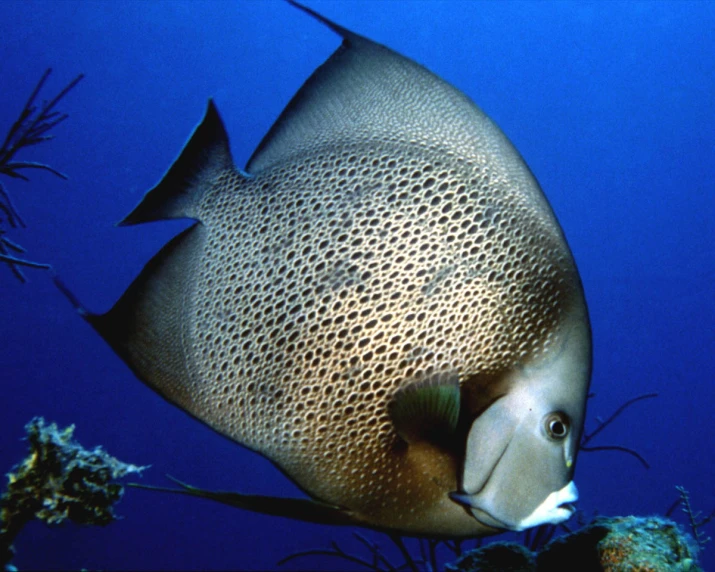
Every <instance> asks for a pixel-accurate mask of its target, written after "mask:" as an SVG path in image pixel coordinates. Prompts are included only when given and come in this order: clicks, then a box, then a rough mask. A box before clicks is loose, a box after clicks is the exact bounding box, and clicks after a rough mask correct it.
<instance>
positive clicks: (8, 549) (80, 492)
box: [0, 417, 146, 565]
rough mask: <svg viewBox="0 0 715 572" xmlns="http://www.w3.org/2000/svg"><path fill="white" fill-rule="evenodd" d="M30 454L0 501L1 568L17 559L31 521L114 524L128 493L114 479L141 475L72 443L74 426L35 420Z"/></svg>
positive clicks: (10, 477) (105, 455) (96, 450)
mask: <svg viewBox="0 0 715 572" xmlns="http://www.w3.org/2000/svg"><path fill="white" fill-rule="evenodd" d="M25 430H26V431H27V440H28V441H29V444H30V452H29V455H28V456H27V458H26V459H25V460H24V461H23V462H21V463H20V464H18V465H16V466H15V467H14V468H13V470H12V471H11V472H10V473H8V475H7V478H8V485H7V490H6V492H5V493H4V494H3V495H2V497H0V564H4V565H7V563H8V562H9V561H10V559H11V558H12V556H13V549H12V546H11V545H12V542H13V540H14V539H15V537H16V536H17V534H18V533H19V532H20V530H21V529H22V528H23V527H24V526H25V524H27V523H28V522H29V521H31V520H33V519H38V520H41V521H43V522H45V523H47V524H50V525H58V524H62V523H63V522H65V521H68V520H69V521H72V522H74V523H77V524H86V525H96V526H105V525H107V524H109V523H110V522H112V521H113V520H115V519H116V518H117V516H116V515H115V513H114V508H113V507H114V504H115V503H117V502H118V501H119V500H120V499H121V498H122V495H123V493H124V488H123V487H122V485H120V484H118V483H116V482H114V481H115V480H116V479H118V478H121V477H124V476H126V475H128V474H131V473H140V472H141V471H142V470H143V469H145V468H146V467H138V466H136V465H130V464H126V463H122V462H121V461H118V460H117V459H115V458H114V457H112V456H111V455H109V454H108V453H107V452H106V451H104V450H103V449H102V448H101V447H95V448H94V449H93V450H87V449H84V448H83V447H82V446H81V445H80V444H79V443H77V442H76V441H74V440H73V438H72V437H73V434H74V425H71V426H69V427H67V428H65V429H59V428H58V427H57V425H56V424H54V423H51V424H49V425H46V424H45V421H44V419H42V418H41V417H35V418H34V419H32V420H31V421H30V422H29V423H28V424H27V425H26V426H25Z"/></svg>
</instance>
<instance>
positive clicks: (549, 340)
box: [58, 1, 591, 538]
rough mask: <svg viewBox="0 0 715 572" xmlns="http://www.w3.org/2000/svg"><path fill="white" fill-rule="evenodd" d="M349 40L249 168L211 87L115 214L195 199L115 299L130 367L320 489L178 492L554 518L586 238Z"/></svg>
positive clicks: (460, 531)
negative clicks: (150, 181) (165, 163)
mask: <svg viewBox="0 0 715 572" xmlns="http://www.w3.org/2000/svg"><path fill="white" fill-rule="evenodd" d="M290 3H291V4H292V5H294V6H296V7H297V8H299V9H300V10H301V11H302V12H304V13H305V14H307V15H309V16H311V17H313V18H315V19H317V20H318V21H319V22H321V23H323V24H324V25H325V26H327V27H328V28H329V29H330V30H332V31H333V32H335V33H337V34H338V35H339V36H340V37H341V38H342V43H341V45H340V47H339V48H338V49H337V50H336V51H335V52H334V53H333V54H332V55H331V56H330V57H329V59H328V60H327V61H326V62H325V63H324V64H323V65H321V66H320V67H319V68H318V69H317V70H316V71H315V72H314V73H313V74H312V75H311V76H310V77H309V79H308V80H307V81H306V82H305V83H304V85H303V86H302V87H301V88H300V90H299V91H298V92H297V93H296V95H295V96H294V97H293V98H292V100H291V101H290V102H289V104H288V105H287V107H286V108H285V109H284V110H283V112H282V113H281V114H280V116H279V117H278V119H277V120H276V122H275V123H274V124H273V126H272V127H271V128H270V130H269V131H268V133H267V134H266V135H265V137H264V138H263V140H262V141H261V142H260V144H259V145H258V147H257V149H256V151H255V152H254V153H253V155H252V156H251V158H250V160H249V161H248V163H247V165H246V166H245V169H243V170H241V169H239V168H237V167H236V166H235V164H234V161H233V159H232V156H231V152H230V148H229V139H228V135H227V132H226V129H225V126H224V124H223V122H222V120H221V117H220V116H219V113H218V110H217V107H216V105H215V103H214V102H213V100H209V103H208V107H207V110H206V112H205V116H204V118H203V120H202V121H201V123H200V124H199V125H198V126H197V127H196V129H195V131H194V132H193V134H192V135H191V137H190V139H189V140H188V143H187V144H186V145H185V147H184V148H183V150H182V151H181V153H180V155H179V157H178V159H176V161H175V162H174V163H173V164H172V165H171V167H170V168H169V170H168V171H167V172H166V174H165V175H164V176H163V178H162V179H161V181H160V182H159V183H158V184H157V185H156V186H155V187H154V188H153V189H151V190H150V191H149V192H148V193H147V194H146V195H145V196H144V197H143V199H142V200H141V201H140V203H139V204H138V205H137V206H136V207H135V208H134V210H132V211H131V212H130V213H129V214H128V215H127V216H126V217H125V218H124V219H123V221H121V223H120V225H134V224H141V223H149V222H154V221H159V220H165V219H191V220H193V221H194V222H193V224H192V225H191V226H190V227H189V228H187V229H186V230H184V231H183V232H181V233H180V234H179V235H178V236H176V237H175V238H173V239H172V240H171V241H170V242H169V243H168V244H167V245H165V246H164V247H163V248H162V249H161V251H160V252H159V253H158V254H156V255H155V256H154V257H153V258H152V259H151V260H150V261H149V262H148V263H147V264H146V266H145V267H144V268H143V270H142V271H141V272H140V274H139V275H138V277H137V278H136V279H135V280H134V281H133V282H132V283H131V284H130V285H129V287H128V288H127V290H126V292H125V293H124V294H123V295H122V296H121V297H120V298H119V300H118V301H117V302H116V303H115V304H114V306H113V307H112V308H111V309H110V310H109V311H107V312H105V313H102V314H94V313H91V312H89V311H87V310H86V309H84V308H83V307H82V306H81V304H80V303H79V302H78V301H76V299H73V297H72V295H71V293H69V292H68V290H67V288H66V286H64V285H63V283H61V282H59V281H58V286H60V288H62V289H63V291H64V292H65V293H66V294H67V295H68V296H69V297H70V299H71V300H73V303H74V304H75V306H76V307H77V308H78V309H79V310H80V311H81V312H82V314H83V316H84V317H85V319H86V320H87V321H88V322H89V323H90V324H91V326H92V327H93V328H94V329H95V330H96V331H97V332H98V333H99V334H100V335H101V336H102V337H103V338H104V339H105V340H106V342H107V343H108V344H109V345H110V346H111V348H113V350H114V351H115V352H116V353H117V354H118V355H119V356H120V357H121V358H122V359H123V360H124V361H125V362H126V364H127V365H128V366H129V368H130V369H131V370H132V371H133V372H134V374H135V375H136V376H137V377H138V378H139V379H140V380H142V381H143V382H144V383H145V384H146V385H148V386H149V387H150V388H152V389H153V390H154V391H156V392H157V393H158V394H159V395H161V396H162V397H163V398H164V399H166V400H168V401H169V402H170V403H172V404H174V405H175V406H177V407H180V408H181V409H183V410H184V411H186V412H187V413H188V414H190V415H191V416H193V417H194V418H196V419H198V420H199V421H201V422H203V423H204V424H206V425H208V426H209V427H211V428H212V429H214V430H215V431H217V432H218V433H220V434H221V435H224V436H226V437H228V438H229V439H231V440H233V441H235V442H236V443H238V444H240V445H242V446H244V447H246V448H248V449H251V450H253V451H256V452H258V453H260V454H261V455H263V456H265V457H266V458H267V459H269V460H270V461H271V462H272V463H273V464H274V465H275V466H276V467H277V468H278V469H280V470H281V471H282V472H283V473H284V474H285V475H287V476H288V477H289V478H290V479H291V480H292V481H293V482H294V483H295V484H296V485H297V486H298V487H299V488H300V489H301V490H302V491H303V492H304V493H305V494H306V496H307V498H280V497H272V496H257V495H247V494H242V493H237V492H212V491H208V490H202V489H199V488H195V487H192V486H190V485H183V484H182V489H179V490H181V491H183V492H184V493H186V494H190V495H194V496H199V497H204V498H210V499H213V500H217V501H219V502H224V503H227V504H230V505H233V506H236V507H240V508H244V509H248V510H253V511H257V512H263V513H266V514H273V515H277V516H284V517H290V518H297V519H300V520H305V521H310V522H319V523H323V524H334V525H352V526H362V527H367V528H371V529H376V530H381V531H387V532H392V533H399V534H405V535H412V536H429V537H452V538H466V537H473V536H480V535H487V534H495V533H498V532H501V531H505V530H517V531H518V530H524V529H526V528H529V527H533V526H537V525H540V524H544V523H553V524H556V523H559V522H563V521H564V520H566V519H568V518H569V517H570V516H571V515H572V514H573V512H574V510H575V509H574V503H575V501H576V500H577V499H578V492H577V488H576V486H575V484H574V480H573V475H574V470H575V464H576V458H577V453H578V445H579V441H580V438H581V434H582V431H583V423H584V415H585V409H586V400H587V395H588V387H589V383H590V374H591V330H590V325H589V317H588V311H587V306H586V301H585V296H584V291H583V287H582V283H581V280H580V277H579V274H578V270H577V268H576V264H575V261H574V258H573V255H572V253H571V251H570V249H569V246H568V244H567V242H566V239H565V236H564V234H563V231H562V229H561V227H560V225H559V223H558V221H557V220H556V218H555V215H554V213H553V211H552V209H551V207H550V206H549V203H548V201H547V199H546V197H545V196H544V194H543V192H542V191H541V188H540V186H539V184H538V182H537V181H536V179H535V177H534V175H533V174H532V172H531V171H530V170H529V168H528V166H527V165H526V163H525V162H524V160H523V158H522V157H521V156H520V154H519V153H518V151H517V150H516V149H515V148H514V146H513V145H512V144H511V143H510V141H509V140H508V139H507V137H506V136H505V135H504V134H503V133H502V131H501V130H500V129H499V127H498V126H497V125H496V124H495V123H493V122H492V121H491V120H490V119H489V118H488V117H487V116H486V115H485V114H484V113H483V112H482V111H481V110H480V109H479V108H478V107H477V106H476V105H475V104H474V103H473V102H472V101H471V100H470V99H469V98H468V97H467V96H466V95H464V94H463V93H462V92H460V91H459V90H458V89H456V88H455V87H453V86H452V85H450V84H449V83H447V82H445V81H443V80H442V79H440V78H439V77H437V76H436V75H434V74H433V73H432V72H430V71H428V70H427V69H426V68H424V67H423V66H421V65H419V64H418V63H416V62H414V61H412V60H410V59H408V58H407V57H405V56H402V55H400V54H398V53H396V52H395V51H393V50H391V49H389V48H387V47H385V46H383V45H381V44H378V43H376V42H373V41H371V40H369V39H367V38H365V37H363V36H360V35H358V34H356V33H354V32H352V31H350V30H347V29H346V28H344V27H342V26H340V25H339V24H336V23H334V22H332V21H330V20H328V19H327V18H325V17H323V16H322V15H320V14H318V13H317V12H315V11H314V10H312V9H310V8H308V7H305V6H302V5H300V4H298V3H296V2H293V1H291V2H290Z"/></svg>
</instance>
